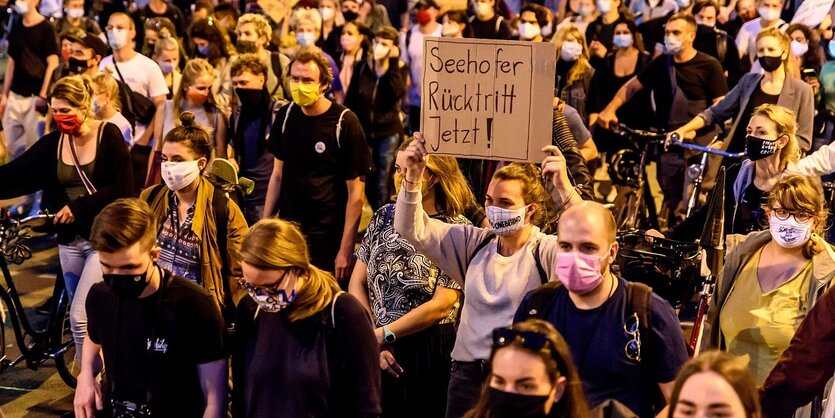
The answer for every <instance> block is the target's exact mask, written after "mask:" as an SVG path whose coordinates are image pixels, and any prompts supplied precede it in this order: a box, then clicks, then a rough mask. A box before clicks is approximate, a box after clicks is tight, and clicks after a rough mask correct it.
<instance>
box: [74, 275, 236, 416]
mask: <svg viewBox="0 0 835 418" xmlns="http://www.w3.org/2000/svg"><path fill="white" fill-rule="evenodd" d="M166 276H168V274H167V273H166ZM166 282H167V283H166V284H165V285H164V287H162V291H157V292H156V293H154V294H152V295H151V296H148V297H146V298H142V299H137V300H132V301H120V300H119V299H118V298H117V296H116V295H115V294H114V293H113V292H112V291H111V290H110V288H109V287H107V285H105V284H104V283H98V284H96V285H94V286H93V287H92V288H91V289H90V293H89V295H88V296H87V302H86V307H87V335H88V336H89V337H90V339H91V340H92V341H93V342H94V343H96V344H99V345H101V346H102V350H103V352H104V364H105V370H106V375H107V376H106V379H107V381H108V383H109V384H108V385H105V386H104V387H105V388H106V395H105V396H106V398H105V399H108V400H109V399H111V398H113V399H118V400H121V401H131V402H138V403H144V402H145V400H146V394H147V389H148V387H149V383H148V380H149V379H150V380H151V383H150V388H151V394H152V404H151V408H152V412H153V413H154V416H160V417H201V416H203V411H204V409H205V406H204V405H205V400H204V396H203V391H202V390H201V388H200V380H199V379H198V374H197V365H198V364H205V363H210V362H213V361H216V360H220V359H223V358H225V357H226V352H225V351H224V347H223V320H222V319H221V317H220V312H218V309H217V307H216V306H215V303H214V301H213V300H212V297H211V296H210V295H209V294H208V293H207V292H206V291H205V290H203V288H201V287H199V286H198V285H196V284H194V283H192V282H190V281H188V280H186V279H183V278H181V277H176V276H168V278H167V279H166ZM160 294H162V295H163V296H162V297H163V299H162V304H161V305H160V304H159V298H160ZM158 306H159V310H158V309H157V307H158ZM157 312H159V317H158V318H157ZM155 321H156V333H153V330H154V322H155ZM152 334H154V335H153V341H150V339H151V337H152ZM149 347H150V348H149ZM114 384H115V385H114ZM114 390H115V392H114Z"/></svg>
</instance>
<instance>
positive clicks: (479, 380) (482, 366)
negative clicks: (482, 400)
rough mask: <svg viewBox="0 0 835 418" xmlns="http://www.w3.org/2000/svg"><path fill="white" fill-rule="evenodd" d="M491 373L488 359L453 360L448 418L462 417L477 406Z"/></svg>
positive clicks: (447, 404) (447, 408)
mask: <svg viewBox="0 0 835 418" xmlns="http://www.w3.org/2000/svg"><path fill="white" fill-rule="evenodd" d="M489 374H490V369H489V365H488V364H487V361H455V360H453V361H452V368H451V373H450V376H449V389H448V390H447V401H446V418H461V417H463V416H464V414H466V413H467V411H469V410H470V409H472V407H474V406H475V404H476V402H478V398H479V396H481V389H482V387H484V382H485V380H486V379H487V375H489Z"/></svg>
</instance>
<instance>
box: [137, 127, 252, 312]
mask: <svg viewBox="0 0 835 418" xmlns="http://www.w3.org/2000/svg"><path fill="white" fill-rule="evenodd" d="M178 122H179V123H178V126H177V127H175V128H173V129H172V130H170V131H169V132H168V133H166V134H165V137H164V140H162V141H160V142H161V147H162V166H161V175H162V180H163V182H164V185H162V184H158V185H156V186H153V187H150V188H148V189H145V190H144V191H143V192H142V194H141V195H140V198H141V199H142V200H144V201H146V202H148V204H149V205H150V207H151V210H152V211H153V214H154V218H155V220H156V223H157V224H159V230H158V235H157V247H158V248H159V249H158V251H159V253H158V254H159V259H158V260H157V263H158V264H159V266H160V267H161V268H163V269H164V270H166V271H170V272H172V273H174V274H175V275H177V276H179V277H183V278H185V279H188V280H191V281H193V282H195V283H197V284H198V285H200V286H202V287H203V288H204V289H206V291H207V292H209V294H210V295H211V296H212V299H213V300H214V303H215V306H217V308H218V309H219V310H222V312H223V313H224V318H225V319H226V320H227V325H228V321H230V320H231V319H232V316H233V315H232V312H233V311H234V307H235V303H236V302H237V301H238V300H239V299H240V298H241V296H242V291H241V290H240V289H239V288H238V282H237V279H238V278H240V277H241V268H240V261H239V259H238V256H237V251H238V249H239V248H240V245H241V241H242V240H243V237H244V235H246V232H247V229H248V228H247V225H246V220H244V217H243V213H241V210H240V208H238V205H237V204H235V202H234V201H232V200H231V199H229V198H228V197H227V196H226V193H223V192H220V191H219V190H218V189H217V188H216V187H214V186H213V185H212V184H211V183H210V182H209V180H208V179H206V178H205V177H203V175H202V174H203V172H204V171H205V170H206V167H207V166H208V164H209V162H210V161H211V160H212V143H211V132H210V130H209V129H208V128H205V127H203V126H200V125H199V124H197V122H196V117H195V115H194V114H193V113H191V112H189V111H184V112H182V113H181V114H180V117H179V121H178ZM224 223H225V224H224ZM223 232H225V235H221V234H222V233H223Z"/></svg>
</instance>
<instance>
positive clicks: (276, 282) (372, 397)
mask: <svg viewBox="0 0 835 418" xmlns="http://www.w3.org/2000/svg"><path fill="white" fill-rule="evenodd" d="M240 258H241V263H242V268H243V275H244V280H242V281H241V285H242V286H243V287H244V288H245V289H246V291H247V293H248V295H247V296H244V298H243V299H241V301H240V303H239V304H238V309H237V328H236V339H235V341H236V342H235V345H234V347H233V354H232V374H233V384H234V385H235V388H237V389H238V390H235V393H234V394H233V400H232V409H233V415H234V416H240V417H266V416H270V417H279V418H284V417H286V418H290V417H303V416H319V417H324V416H342V417H376V416H379V415H380V413H381V410H380V370H379V366H378V360H379V359H378V355H379V348H378V345H377V342H376V341H375V340H374V330H373V328H372V327H371V322H370V319H369V315H368V311H366V310H365V308H363V306H362V304H361V303H360V302H359V301H357V299H356V298H355V297H353V296H351V295H349V294H345V293H344V292H341V291H340V289H339V285H338V284H337V283H336V279H335V278H334V277H333V276H332V275H331V274H330V273H327V272H325V271H323V270H320V269H319V268H317V267H315V266H313V265H312V264H310V254H309V250H308V247H307V243H306V240H305V237H304V236H303V235H302V233H301V231H300V230H299V228H298V226H296V225H295V224H293V223H290V222H287V221H283V220H280V219H263V220H261V221H259V222H258V223H256V224H255V225H254V226H253V227H252V228H251V229H250V230H249V233H248V234H247V235H246V237H244V240H243V244H242V245H241V249H240Z"/></svg>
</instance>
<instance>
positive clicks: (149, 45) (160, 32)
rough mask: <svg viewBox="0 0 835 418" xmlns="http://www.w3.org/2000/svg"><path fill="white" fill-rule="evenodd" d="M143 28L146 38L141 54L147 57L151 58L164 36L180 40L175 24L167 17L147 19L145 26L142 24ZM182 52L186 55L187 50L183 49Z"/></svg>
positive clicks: (144, 38)
mask: <svg viewBox="0 0 835 418" xmlns="http://www.w3.org/2000/svg"><path fill="white" fill-rule="evenodd" d="M141 23H142V22H140V24H141ZM141 27H142V29H143V31H144V32H143V35H144V36H143V40H142V49H141V50H140V52H141V53H142V55H144V56H146V57H150V56H151V54H153V53H154V48H155V47H156V43H157V41H158V40H159V39H160V38H162V37H163V36H171V37H174V38H176V39H179V38H178V37H177V29H176V28H175V27H174V23H173V22H171V20H169V19H168V18H165V17H153V18H150V19H146V20H145V22H144V24H141ZM180 51H181V52H182V53H184V52H185V49H183V48H182V47H181V48H180ZM183 55H185V54H183Z"/></svg>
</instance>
